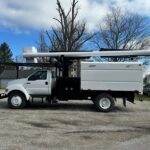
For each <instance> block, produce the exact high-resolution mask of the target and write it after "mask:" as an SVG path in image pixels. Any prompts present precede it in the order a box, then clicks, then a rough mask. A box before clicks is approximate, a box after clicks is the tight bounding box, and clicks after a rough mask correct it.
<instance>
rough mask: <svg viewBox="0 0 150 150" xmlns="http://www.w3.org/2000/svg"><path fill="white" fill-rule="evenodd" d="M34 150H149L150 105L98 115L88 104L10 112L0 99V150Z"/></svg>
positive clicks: (71, 104)
mask: <svg viewBox="0 0 150 150" xmlns="http://www.w3.org/2000/svg"><path fill="white" fill-rule="evenodd" d="M34 149H35V150H48V149H49V150H59V149H61V150H113V149H115V150H149V149H150V102H148V101H145V102H138V101H137V102H136V105H133V104H130V103H128V104H127V108H124V107H123V106H122V104H121V103H120V102H117V104H116V107H115V109H114V110H113V111H112V112H110V113H100V112H97V111H96V110H95V107H94V105H93V104H92V102H90V101H82V102H80V101H69V102H60V103H58V104H55V105H45V104H39V103H36V104H34V105H33V104H32V105H31V106H30V107H28V108H26V109H22V110H11V109H9V108H8V107H7V101H6V99H4V100H0V150H34Z"/></svg>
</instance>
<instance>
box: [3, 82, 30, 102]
mask: <svg viewBox="0 0 150 150" xmlns="http://www.w3.org/2000/svg"><path fill="white" fill-rule="evenodd" d="M12 91H20V92H22V93H23V94H24V95H25V97H26V99H27V100H29V99H30V95H29V94H28V92H27V90H26V89H25V88H24V87H23V86H22V85H21V84H14V85H10V86H8V87H7V93H6V94H9V93H10V92H12Z"/></svg>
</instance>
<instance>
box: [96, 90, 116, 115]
mask: <svg viewBox="0 0 150 150" xmlns="http://www.w3.org/2000/svg"><path fill="white" fill-rule="evenodd" d="M94 104H95V105H96V107H97V109H98V110H99V111H101V112H109V111H111V110H112V109H113V107H114V99H113V97H112V96H111V95H110V94H107V93H103V94H100V95H98V96H97V97H96V98H95V100H94Z"/></svg>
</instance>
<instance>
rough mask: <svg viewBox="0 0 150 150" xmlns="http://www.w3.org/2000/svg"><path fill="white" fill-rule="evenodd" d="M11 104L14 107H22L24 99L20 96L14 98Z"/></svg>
mask: <svg viewBox="0 0 150 150" xmlns="http://www.w3.org/2000/svg"><path fill="white" fill-rule="evenodd" d="M11 103H12V105H13V106H20V105H21V103H22V99H21V97H20V96H13V97H12V99H11Z"/></svg>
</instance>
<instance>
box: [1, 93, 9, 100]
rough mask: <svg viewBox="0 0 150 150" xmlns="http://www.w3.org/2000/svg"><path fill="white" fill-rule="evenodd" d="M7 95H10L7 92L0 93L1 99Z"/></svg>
mask: <svg viewBox="0 0 150 150" xmlns="http://www.w3.org/2000/svg"><path fill="white" fill-rule="evenodd" d="M6 97H8V95H7V94H6V93H2V94H0V99H3V98H6Z"/></svg>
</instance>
